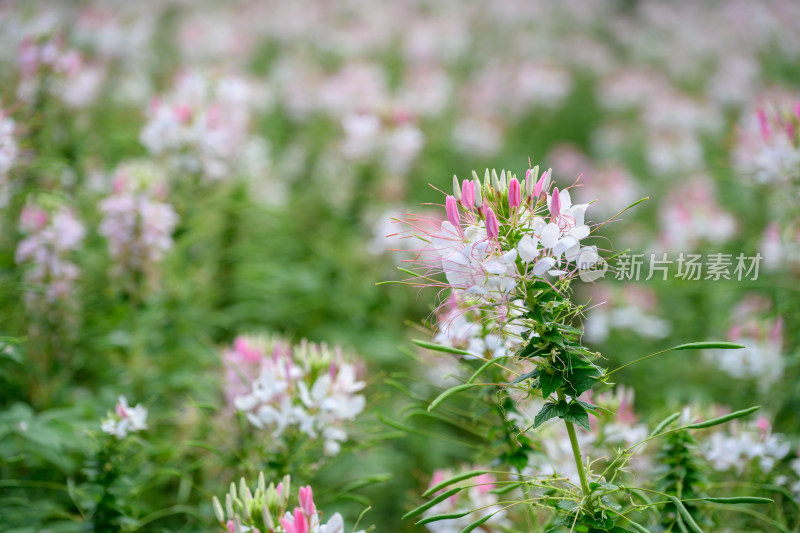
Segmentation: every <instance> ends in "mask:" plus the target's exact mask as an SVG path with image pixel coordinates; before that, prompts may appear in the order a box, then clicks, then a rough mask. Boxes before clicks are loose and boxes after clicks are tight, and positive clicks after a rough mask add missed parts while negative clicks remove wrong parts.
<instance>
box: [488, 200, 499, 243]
mask: <svg viewBox="0 0 800 533" xmlns="http://www.w3.org/2000/svg"><path fill="white" fill-rule="evenodd" d="M486 236H487V237H489V239H497V238H498V237H499V236H500V222H499V221H498V220H497V216H495V214H494V211H492V208H491V207H489V206H486Z"/></svg>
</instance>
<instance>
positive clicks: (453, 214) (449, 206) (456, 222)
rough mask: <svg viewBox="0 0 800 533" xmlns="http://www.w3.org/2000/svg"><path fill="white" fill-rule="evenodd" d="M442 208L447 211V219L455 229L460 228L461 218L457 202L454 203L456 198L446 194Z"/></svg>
mask: <svg viewBox="0 0 800 533" xmlns="http://www.w3.org/2000/svg"><path fill="white" fill-rule="evenodd" d="M444 209H445V211H447V220H449V221H450V223H451V224H452V225H453V226H455V227H456V228H457V229H459V230H460V229H461V218H460V217H459V215H458V204H457V203H456V199H455V198H454V197H452V196H448V197H447V200H445V202H444Z"/></svg>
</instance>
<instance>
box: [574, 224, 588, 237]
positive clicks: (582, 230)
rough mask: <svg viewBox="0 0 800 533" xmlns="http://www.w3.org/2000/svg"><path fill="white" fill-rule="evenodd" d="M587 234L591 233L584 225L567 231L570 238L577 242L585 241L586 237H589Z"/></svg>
mask: <svg viewBox="0 0 800 533" xmlns="http://www.w3.org/2000/svg"><path fill="white" fill-rule="evenodd" d="M589 233H591V230H590V229H589V226H587V225H585V224H583V225H580V226H575V227H574V228H572V229H571V230H569V235H570V236H571V237H575V238H576V239H578V240H581V239H585V238H586V237H588V236H589Z"/></svg>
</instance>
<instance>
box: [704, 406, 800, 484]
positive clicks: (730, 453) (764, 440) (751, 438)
mask: <svg viewBox="0 0 800 533" xmlns="http://www.w3.org/2000/svg"><path fill="white" fill-rule="evenodd" d="M701 447H702V453H703V456H704V457H705V459H706V460H707V461H708V462H710V463H711V464H712V465H713V467H714V468H715V469H716V470H736V472H737V474H741V473H742V472H743V471H744V469H745V468H746V467H747V465H748V464H750V463H751V462H756V463H758V466H759V468H760V469H761V471H762V473H764V474H767V473H769V472H770V471H772V469H773V468H774V467H775V465H776V464H777V463H778V462H779V461H780V460H781V459H783V458H784V457H786V456H787V455H789V452H790V451H791V444H790V443H789V442H788V441H787V440H786V438H785V437H784V435H781V434H777V433H772V430H771V427H770V423H769V421H768V420H767V419H766V418H764V417H759V418H758V420H756V423H755V424H754V425H753V424H743V423H739V421H736V422H734V423H732V424H729V425H727V426H725V428H724V429H721V430H719V431H715V432H714V433H712V434H711V435H710V436H709V437H708V438H707V440H705V441H704V442H703V443H702V445H701Z"/></svg>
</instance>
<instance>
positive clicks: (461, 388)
mask: <svg viewBox="0 0 800 533" xmlns="http://www.w3.org/2000/svg"><path fill="white" fill-rule="evenodd" d="M481 385H483V383H464V384H462V385H456V386H455V387H450V388H449V389H447V390H446V391H444V392H443V393H441V394H440V395H439V396H437V397H436V399H435V400H433V401H432V402H431V404H430V405H429V406H428V411H433V410H434V409H436V408H437V407H438V406H439V404H440V403H442V402H443V401H445V400H446V399H447V398H449V397H450V396H452V395H453V394H458V393H459V392H461V391H465V390H467V389H471V388H473V387H480V386H481Z"/></svg>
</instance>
